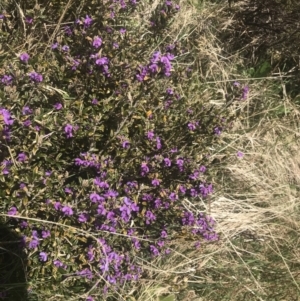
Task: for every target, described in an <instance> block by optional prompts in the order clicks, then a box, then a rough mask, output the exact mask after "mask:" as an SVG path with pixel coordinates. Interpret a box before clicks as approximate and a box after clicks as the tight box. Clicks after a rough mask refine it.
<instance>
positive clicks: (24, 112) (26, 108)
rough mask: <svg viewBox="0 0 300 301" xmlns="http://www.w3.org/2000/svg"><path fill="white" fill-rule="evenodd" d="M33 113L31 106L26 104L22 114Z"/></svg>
mask: <svg viewBox="0 0 300 301" xmlns="http://www.w3.org/2000/svg"><path fill="white" fill-rule="evenodd" d="M31 113H32V110H31V109H30V108H29V107H27V106H25V107H24V108H23V109H22V114H23V115H29V114H31Z"/></svg>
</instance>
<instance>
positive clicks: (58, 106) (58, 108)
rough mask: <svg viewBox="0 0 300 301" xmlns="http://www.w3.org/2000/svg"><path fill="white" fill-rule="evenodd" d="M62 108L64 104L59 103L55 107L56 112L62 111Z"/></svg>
mask: <svg viewBox="0 0 300 301" xmlns="http://www.w3.org/2000/svg"><path fill="white" fill-rule="evenodd" d="M62 107H63V106H62V104H61V103H59V102H58V103H56V104H55V105H54V108H55V109H56V110H60V109H61V108H62Z"/></svg>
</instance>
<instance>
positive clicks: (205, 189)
mask: <svg viewBox="0 0 300 301" xmlns="http://www.w3.org/2000/svg"><path fill="white" fill-rule="evenodd" d="M199 190H200V193H201V194H202V196H203V197H207V196H208V195H209V194H211V193H212V192H213V187H212V184H209V185H205V184H200V185H199Z"/></svg>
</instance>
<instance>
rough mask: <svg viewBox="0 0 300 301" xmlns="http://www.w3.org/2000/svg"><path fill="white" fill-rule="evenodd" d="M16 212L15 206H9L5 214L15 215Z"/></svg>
mask: <svg viewBox="0 0 300 301" xmlns="http://www.w3.org/2000/svg"><path fill="white" fill-rule="evenodd" d="M17 212H18V210H17V208H16V207H11V208H10V209H9V210H8V211H7V214H8V215H16V214H17Z"/></svg>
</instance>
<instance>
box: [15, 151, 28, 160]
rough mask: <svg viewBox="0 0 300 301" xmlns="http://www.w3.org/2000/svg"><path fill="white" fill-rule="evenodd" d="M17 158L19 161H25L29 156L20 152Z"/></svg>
mask: <svg viewBox="0 0 300 301" xmlns="http://www.w3.org/2000/svg"><path fill="white" fill-rule="evenodd" d="M17 159H18V161H19V162H24V161H25V160H26V159H27V156H26V155H25V154H24V153H20V154H19V155H18V157H17Z"/></svg>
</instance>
